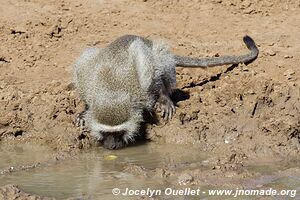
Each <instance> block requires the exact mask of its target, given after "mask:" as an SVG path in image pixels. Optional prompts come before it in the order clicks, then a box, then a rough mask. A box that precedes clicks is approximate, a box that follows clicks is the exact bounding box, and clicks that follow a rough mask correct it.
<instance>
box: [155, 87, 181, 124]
mask: <svg viewBox="0 0 300 200" xmlns="http://www.w3.org/2000/svg"><path fill="white" fill-rule="evenodd" d="M155 108H156V109H158V110H159V111H160V114H161V116H162V117H163V118H164V119H165V120H170V119H171V118H172V117H173V116H174V114H175V111H176V109H175V106H174V103H173V101H172V100H171V98H170V95H169V93H168V92H167V90H166V89H165V87H164V86H163V89H161V90H160V93H159V97H158V100H157V102H156V105H155Z"/></svg>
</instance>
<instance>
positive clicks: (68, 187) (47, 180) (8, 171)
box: [0, 144, 300, 200]
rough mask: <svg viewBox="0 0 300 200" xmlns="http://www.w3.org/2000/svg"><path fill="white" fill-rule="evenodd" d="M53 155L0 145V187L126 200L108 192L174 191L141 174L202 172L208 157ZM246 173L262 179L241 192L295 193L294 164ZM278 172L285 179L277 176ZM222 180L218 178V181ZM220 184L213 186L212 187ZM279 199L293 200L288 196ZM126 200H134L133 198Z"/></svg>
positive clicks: (155, 151) (187, 150)
mask: <svg viewBox="0 0 300 200" xmlns="http://www.w3.org/2000/svg"><path fill="white" fill-rule="evenodd" d="M55 155H56V154H55V152H53V151H51V150H50V149H48V148H47V147H41V146H36V145H30V144H26V145H15V146H5V145H3V144H0V187H1V186H3V185H6V184H15V185H18V186H19V187H20V188H21V189H22V190H24V191H25V192H27V193H32V194H37V195H41V196H47V197H54V198H57V199H66V198H70V197H75V198H78V199H81V197H82V199H107V200H110V199H117V198H118V199H128V197H124V196H117V197H116V196H113V195H112V189H113V188H116V187H117V188H120V189H121V192H124V190H125V188H132V189H146V188H152V189H163V188H166V187H168V186H169V185H170V184H171V185H172V184H173V185H172V186H173V187H174V186H175V187H176V185H174V182H172V183H169V182H166V180H165V179H164V178H162V177H159V176H158V177H157V176H153V177H152V176H149V174H147V175H146V176H144V175H143V169H146V170H145V171H149V170H150V171H151V170H155V169H176V170H181V169H182V170H183V171H184V170H185V171H187V170H189V169H190V170H193V169H195V168H197V169H199V168H203V170H207V169H205V164H204V165H203V163H206V161H207V159H208V158H209V155H205V154H204V153H203V152H202V153H201V151H200V150H199V149H197V148H193V147H191V146H182V145H158V144H144V145H140V146H134V147H129V148H125V149H122V150H117V151H110V150H106V149H103V148H101V147H98V148H93V149H89V150H87V151H84V152H81V153H80V154H76V156H71V158H67V159H63V160H59V161H55ZM49 161H51V162H49ZM136 166H138V167H136ZM295 166H296V167H295ZM130 167H132V168H130ZM139 167H142V168H139ZM128 168H129V169H130V170H128ZM246 168H247V169H248V170H249V171H251V172H254V173H255V172H257V173H259V174H261V176H259V177H258V178H255V179H249V180H247V179H246V178H245V179H244V178H241V179H240V180H241V185H243V186H244V188H277V189H288V190H298V192H299V189H300V176H299V173H295V172H299V169H298V167H297V164H295V163H293V164H287V165H285V166H282V165H274V163H270V164H253V165H251V166H248V167H247V166H246ZM283 169H284V170H285V171H284V173H282V170H283ZM286 169H291V170H286ZM277 171H278V172H279V171H281V173H278V174H277V173H274V172H277ZM154 174H155V173H154ZM221 179H222V178H221V177H220V181H221ZM223 180H224V179H223ZM220 181H218V180H216V183H218V182H220ZM226 185H227V186H225V187H220V186H216V185H206V186H203V187H202V186H201V187H202V188H201V189H205V190H206V191H208V189H224V188H225V189H228V184H226ZM177 186H178V185H177ZM181 187H182V186H181ZM191 187H194V186H191ZM196 187H197V186H196ZM232 189H236V188H232ZM163 198H164V199H174V197H172V196H165V197H163ZM183 198H184V197H183ZM183 198H181V199H183ZM199 198H200V199H224V196H223V197H222V198H221V197H220V196H208V195H207V194H201V196H191V197H189V199H199ZM284 198H285V199H294V198H290V197H289V196H285V197H284ZM129 199H137V197H133V198H132V197H131V198H129ZM179 199H180V198H179ZM225 199H226V198H225ZM228 199H231V198H228ZM235 199H260V197H256V196H250V197H249V196H248V197H246V196H238V197H237V198H235ZM271 199H272V198H271Z"/></svg>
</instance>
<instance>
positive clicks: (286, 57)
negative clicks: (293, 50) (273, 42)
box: [284, 55, 293, 59]
mask: <svg viewBox="0 0 300 200" xmlns="http://www.w3.org/2000/svg"><path fill="white" fill-rule="evenodd" d="M284 58H285V59H288V58H293V56H291V55H285V56H284Z"/></svg>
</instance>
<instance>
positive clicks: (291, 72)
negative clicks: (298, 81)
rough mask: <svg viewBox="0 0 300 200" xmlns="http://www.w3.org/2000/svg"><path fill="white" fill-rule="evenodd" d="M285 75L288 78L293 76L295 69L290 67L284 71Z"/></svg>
mask: <svg viewBox="0 0 300 200" xmlns="http://www.w3.org/2000/svg"><path fill="white" fill-rule="evenodd" d="M283 75H284V76H286V77H287V79H288V80H290V79H292V78H293V75H295V71H294V70H292V69H288V70H286V71H285V72H284V73H283Z"/></svg>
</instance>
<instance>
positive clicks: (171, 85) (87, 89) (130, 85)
mask: <svg viewBox="0 0 300 200" xmlns="http://www.w3.org/2000/svg"><path fill="white" fill-rule="evenodd" d="M244 42H245V43H246V45H247V47H248V49H250V50H251V52H250V53H249V54H247V55H243V56H225V57H218V58H203V59H196V58H189V57H184V56H177V55H174V54H172V53H171V52H170V51H169V48H168V46H167V45H166V44H165V43H162V42H156V41H154V42H152V41H150V40H148V39H146V38H143V37H139V36H134V35H125V36H122V37H120V38H118V39H116V40H115V41H114V42H112V43H111V44H110V45H108V46H107V47H106V48H103V49H99V48H89V49H87V50H85V51H84V52H83V54H82V55H81V56H80V57H79V58H78V59H77V61H76V62H75V64H74V66H73V68H74V82H75V86H76V88H77V90H78V92H79V94H80V96H81V98H82V99H83V100H84V101H85V103H86V104H87V108H88V109H87V110H86V112H85V113H84V115H83V114H80V116H83V117H84V120H85V121H86V125H87V126H88V128H89V129H91V133H92V135H94V136H95V137H96V138H97V139H99V140H101V141H103V143H104V146H105V147H106V148H110V149H116V148H120V147H123V146H125V145H126V144H127V143H128V142H129V141H134V138H135V136H136V135H137V133H138V130H139V126H140V124H141V122H143V116H142V113H143V111H144V110H148V111H153V109H154V108H156V109H160V110H161V114H162V116H163V117H164V118H165V119H170V118H172V116H173V115H174V113H175V107H174V105H173V102H172V101H171V99H170V95H171V94H172V91H173V89H175V87H176V71H175V67H176V65H180V66H189V67H197V66H198V67H207V66H216V65H223V64H237V63H243V62H249V61H251V60H254V59H255V58H256V57H257V55H258V49H257V47H256V45H255V43H254V41H253V40H252V39H251V38H250V37H249V36H245V37H244ZM80 120H81V119H80Z"/></svg>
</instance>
